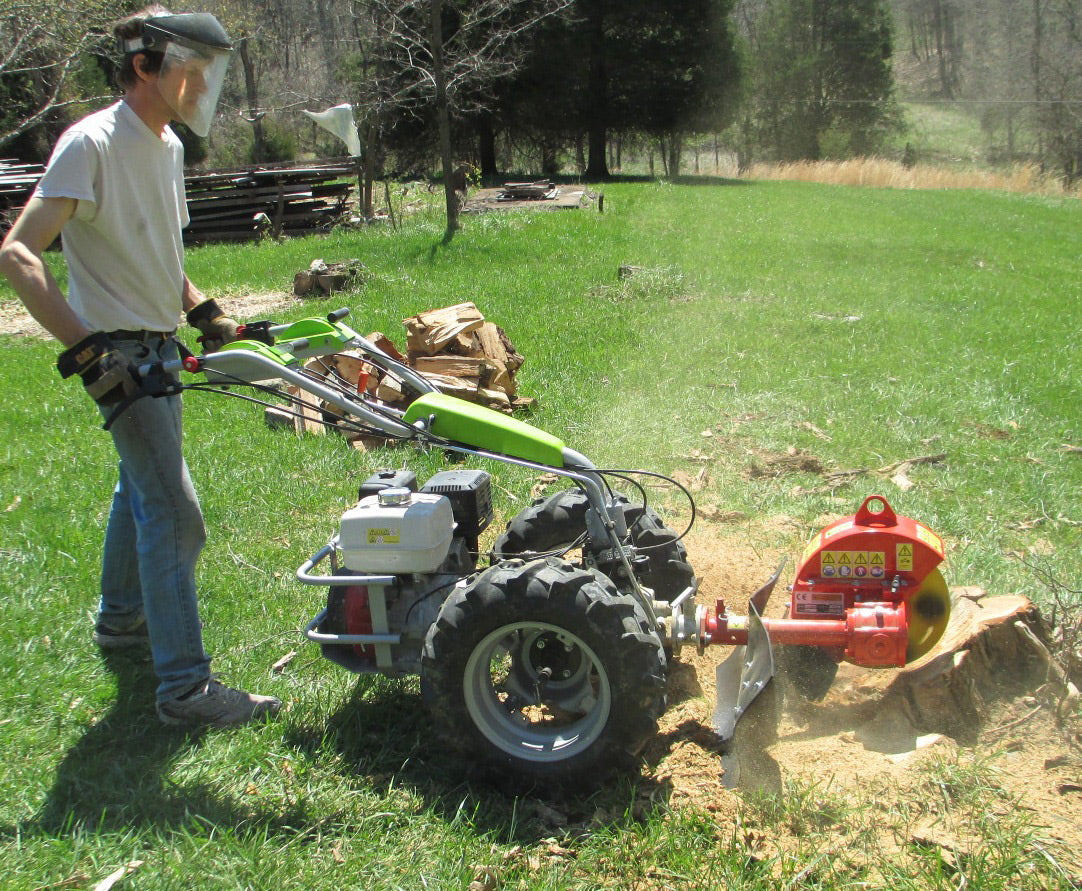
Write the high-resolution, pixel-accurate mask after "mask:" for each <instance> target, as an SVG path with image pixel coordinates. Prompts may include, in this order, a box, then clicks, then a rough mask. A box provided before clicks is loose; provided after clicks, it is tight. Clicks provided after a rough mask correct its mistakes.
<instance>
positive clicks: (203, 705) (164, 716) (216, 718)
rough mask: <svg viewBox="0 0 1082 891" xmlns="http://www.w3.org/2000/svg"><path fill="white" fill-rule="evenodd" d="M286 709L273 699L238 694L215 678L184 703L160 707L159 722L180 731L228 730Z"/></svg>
mask: <svg viewBox="0 0 1082 891" xmlns="http://www.w3.org/2000/svg"><path fill="white" fill-rule="evenodd" d="M281 707H282V703H281V700H278V699H275V698H274V697H273V696H257V695H256V694H255V693H245V692H244V691H243V690H234V689H233V688H232V687H227V686H225V684H222V683H220V682H219V681H217V680H215V679H214V678H211V679H210V680H209V681H207V683H206V684H205V685H204V686H202V687H197V688H196V689H195V690H194V691H192V692H191V693H188V694H187V695H186V696H184V697H182V698H180V699H172V700H170V701H169V702H161V703H159V704H158V718H159V719H160V720H161V722H162V723H163V724H172V725H174V726H177V727H228V726H229V725H230V724H246V723H247V722H248V721H252V720H255V719H256V718H262V717H264V716H266V717H270V716H273V715H276V714H277V713H278V709H280V708H281Z"/></svg>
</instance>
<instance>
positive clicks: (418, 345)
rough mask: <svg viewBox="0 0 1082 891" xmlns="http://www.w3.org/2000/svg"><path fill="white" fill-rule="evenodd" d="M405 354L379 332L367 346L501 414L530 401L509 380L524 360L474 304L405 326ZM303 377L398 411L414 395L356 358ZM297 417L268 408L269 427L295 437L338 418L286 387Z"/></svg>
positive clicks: (317, 363)
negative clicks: (285, 430) (320, 379)
mask: <svg viewBox="0 0 1082 891" xmlns="http://www.w3.org/2000/svg"><path fill="white" fill-rule="evenodd" d="M402 324H403V325H404V326H405V328H406V351H405V354H403V353H402V352H401V351H399V349H398V347H396V346H395V344H394V342H393V341H392V340H391V339H390V338H389V337H387V336H386V335H385V334H383V333H381V332H374V333H372V334H369V335H368V338H367V339H368V340H369V341H371V342H372V343H374V344H375V345H376V346H377V347H379V348H380V349H381V350H383V351H384V352H385V353H387V354H388V355H390V356H392V357H393V358H395V359H398V360H399V361H401V362H404V363H405V364H406V365H408V366H409V367H411V368H413V369H414V370H416V371H418V372H419V373H420V374H422V375H424V377H426V378H427V379H428V380H429V381H431V382H432V383H433V384H434V385H435V386H436V387H437V388H439V390H440V391H442V392H444V393H447V394H449V395H451V396H457V397H458V398H460V399H465V400H468V401H470V402H475V403H478V404H480V405H484V406H486V407H488V408H493V409H496V410H498V411H502V412H504V413H507V414H511V413H513V412H515V411H519V410H524V409H527V408H529V407H530V406H531V405H532V404H533V401H534V400H533V399H530V398H525V397H521V396H519V395H518V386H517V384H516V382H515V373H516V372H517V371H518V369H519V368H520V367H521V366H522V363H523V361H524V359H523V357H522V356H521V355H520V354H519V353H518V351H517V350H516V349H515V347H514V345H513V344H512V343H511V341H510V340H509V339H508V337H507V334H506V333H505V332H504V330H503V329H502V328H500V327H499V326H498V325H496V324H494V323H492V322H490V321H488V320H486V319H485V317H484V316H483V315H482V314H481V312H480V310H478V309H477V307H476V306H475V305H474V304H473V303H459V304H456V305H454V306H448V307H445V308H443V309H433V310H428V311H427V312H422V313H419V314H418V315H416V316H412V317H411V318H408V319H404V320H403V322H402ZM305 367H306V368H307V369H308V371H309V372H311V373H315V374H319V375H322V376H324V377H327V378H328V379H331V380H333V381H334V383H335V384H336V385H338V386H346V387H349V388H353V389H356V390H357V391H359V392H360V391H363V392H365V393H366V394H367V395H368V396H369V397H371V398H374V399H376V400H377V401H379V402H381V403H383V404H385V405H389V406H392V407H394V408H397V409H404V408H405V407H406V406H407V405H409V403H410V402H412V401H413V398H414V397H415V395H416V394H413V393H411V392H410V391H409V390H408V389H407V388H405V387H404V386H403V385H402V383H401V382H400V381H399V380H398V379H397V378H395V377H393V376H392V375H391V374H388V373H386V372H384V371H383V370H382V369H380V368H377V367H375V366H374V365H372V364H371V363H369V362H367V361H365V359H364V357H363V356H362V355H361V354H360V353H357V352H355V351H349V352H344V353H337V354H335V355H334V356H325V357H320V358H316V359H312V360H310V361H309V362H308V363H307V365H306V366H305ZM287 392H288V393H289V395H290V396H291V397H292V398H293V400H294V402H295V404H296V405H298V406H299V411H297V410H294V411H289V410H286V409H279V408H268V409H267V411H266V421H267V423H268V424H270V425H271V426H287V427H291V428H292V429H294V430H296V431H297V432H302V433H303V432H308V433H316V434H320V433H323V432H324V431H325V430H326V423H327V421H328V420H331V421H333V418H334V416H337V415H338V414H339V412H338V410H337V409H336V408H334V407H333V406H329V405H327V404H326V403H324V402H322V401H318V400H316V399H315V398H314V397H313V396H311V395H310V394H307V393H304V392H302V391H300V390H299V389H297V388H296V387H293V386H289V387H287ZM342 432H343V433H344V435H346V436H347V438H349V439H350V440H351V441H352V442H353V445H354V447H355V448H360V449H363V448H368V447H369V446H372V447H375V446H380V445H384V444H385V441H384V440H383V439H382V438H377V437H369V436H362V435H358V434H356V433H355V432H353V431H350V430H349V429H348V428H347V427H345V426H344V427H343V428H342Z"/></svg>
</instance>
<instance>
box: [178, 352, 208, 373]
mask: <svg viewBox="0 0 1082 891" xmlns="http://www.w3.org/2000/svg"><path fill="white" fill-rule="evenodd" d="M182 364H183V365H184V370H185V371H187V372H188V373H189V374H195V373H196V372H197V371H199V369H200V368H202V367H203V363H202V362H200V361H199V358H198V357H197V356H187V357H186V358H185V359H184V362H183V363H182Z"/></svg>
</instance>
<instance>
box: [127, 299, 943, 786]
mask: <svg viewBox="0 0 1082 891" xmlns="http://www.w3.org/2000/svg"><path fill="white" fill-rule="evenodd" d="M347 314H348V310H339V311H337V312H335V313H332V314H331V315H330V316H328V317H327V318H326V319H305V320H302V321H299V322H295V323H293V324H289V325H281V326H273V325H271V324H270V323H266V322H263V323H256V324H252V325H248V326H245V327H244V328H243V329H242V332H241V333H242V337H243V338H244V339H241V340H238V341H236V342H235V343H231V344H229V345H227V346H226V347H225V348H223V349H222V350H220V351H218V352H215V353H211V354H207V355H204V356H199V357H196V356H189V357H187V358H185V359H183V360H179V361H178V362H174V363H167V364H166V365H165V366H144V367H143V368H141V369H139V371H140V373H141V374H142V376H143V378H144V380H146V381H148V382H150V383H151V389H152V390H154V391H155V392H156V393H159V394H160V393H166V392H176V391H177V390H178V389H179V388H180V384H179V383H178V382H177V381H176V378H175V376H174V375H175V374H176V373H177V372H179V371H180V370H181V369H183V370H184V371H186V372H189V373H193V374H196V373H198V374H202V375H204V376H205V381H200V382H197V383H192V384H188V385H186V386H185V387H184V389H197V390H206V389H214V390H218V391H220V392H225V393H229V394H231V395H240V391H244V392H245V393H247V388H246V387H242V386H241V385H246V386H247V387H252V388H255V389H256V390H257V391H261V392H263V393H265V394H268V395H270V396H273V398H274V399H275V401H276V402H278V403H279V404H280V402H281V400H282V399H285V400H286V401H287V402H288V401H290V399H291V398H292V399H293V400H294V402H295V399H296V397H289V396H288V395H287V393H288V391H287V390H285V389H283V388H282V386H281V385H282V383H283V382H284V383H286V384H292V385H295V386H296V387H297V388H299V389H300V390H302V391H304V392H305V393H307V394H310V395H311V396H315V397H318V398H319V399H321V400H323V402H324V404H325V406H327V407H329V408H331V409H333V410H334V411H335V415H336V417H335V421H336V423H338V424H339V425H348V426H350V427H352V428H353V429H355V430H358V431H361V432H365V433H376V434H378V435H380V436H383V437H386V438H388V439H390V440H397V441H403V442H409V443H414V444H417V445H420V446H423V447H429V448H439V449H444V450H447V451H448V452H452V453H458V455H460V456H466V457H467V458H468V459H483V460H487V461H500V462H505V463H508V464H513V465H517V466H519V467H524V468H529V469H533V470H536V471H538V472H544V473H546V474H554V475H555V476H556V477H558V478H561V479H562V480H564V481H565V482H566V483H567V484H568V486H567V488H565V489H564V490H562V491H559V492H558V493H557V494H555V495H552V496H551V497H548V498H544V499H541V500H539V501H537V502H536V503H534V504H532V505H531V506H530V507H528V508H526V509H525V510H524V511H522V512H521V513H520V514H518V515H517V516H515V517H514V518H513V519H511V521H510V522H509V523H508V524H507V527H506V529H505V530H504V531H503V533H502V534H500V535H499V536H498V537H497V538H496V539H495V541H494V543H492V544H491V546H489V547H486V548H484V549H483V552H482V548H481V547H480V544H479V542H480V541H481V537H482V534H483V533H484V532H485V531H486V529H487V528H488V527H489V525H490V523H491V522H492V519H493V509H492V499H491V479H490V477H489V474H488V473H487V472H486V471H485V470H483V469H477V468H469V467H467V466H466V465H467V464H468V463H470V462H469V461H461V460H460V461H459V462H457V463H456V464H454V465H452V466H453V469H450V470H446V471H443V472H440V473H437V474H435V475H434V476H433V477H431V478H430V479H428V480H426V481H424V482H423V483H421V482H419V481H418V480H417V479H416V477H415V475H414V474H413V473H412V472H410V471H407V470H392V471H380V472H376V473H373V474H372V476H371V477H370V478H369V479H368V480H366V481H365V482H364V484H363V485H362V486H361V487H360V491H359V493H358V496H359V497H358V500H357V502H356V504H355V505H354V506H353V507H350V508H349V510H347V511H346V512H345V513H344V514H343V516H342V518H341V522H340V523H339V526H338V529H337V530H336V531H335V533H334V535H333V536H332V537H331V538H330V540H329V542H328V543H327V545H326V546H325V547H323V548H322V549H321V550H320V551H318V552H317V553H316V554H314V555H313V556H312V557H311V558H310V559H308V560H307V561H305V562H304V564H303V565H302V566H301V567H300V569H299V570H298V571H297V578H298V579H299V580H300V581H301V582H302V583H304V584H306V585H311V586H314V587H316V588H319V589H320V590H321V591H324V592H326V604H325V606H323V608H322V609H321V610H320V611H319V613H318V614H317V615H316V616H315V618H313V619H312V620H311V621H310V622H309V623H308V625H307V628H306V630H305V634H306V636H307V638H308V639H309V640H311V641H313V642H315V643H316V644H318V645H319V646H320V648H321V650H322V653H323V654H324V655H325V656H326V657H327V658H328V659H330V660H332V661H333V662H335V663H337V664H339V665H341V666H344V667H345V668H347V669H349V670H350V671H354V672H361V673H365V672H379V673H383V674H387V675H393V676H401V675H410V674H419V675H420V678H421V690H422V694H423V697H424V699H425V701H426V703H427V705H428V706H429V708H430V710H431V713H432V715H433V716H434V719H435V721H436V723H437V724H438V727H439V729H440V731H441V732H442V733H443V734H444V735H445V736H446V738H447V739H448V740H449V741H450V742H451V743H452V744H454V745H455V746H456V747H457V748H459V749H461V750H463V751H464V752H466V753H467V754H468V755H469V756H470V757H471V758H473V759H474V760H475V761H477V762H479V763H483V764H486V765H488V766H489V767H491V768H494V769H495V770H498V771H501V772H502V773H503V774H504V775H505V776H508V775H509V776H514V777H517V778H522V779H525V780H527V781H536V782H540V783H543V784H554V783H557V784H594V783H596V782H597V781H598V780H599V779H600V778H602V777H604V776H605V775H607V774H608V773H609V772H610V770H611V769H612V768H613V767H616V766H618V765H620V764H626V763H628V762H629V761H630V760H631V759H632V758H633V756H634V755H636V753H638V752H639V751H640V750H641V748H642V747H643V745H644V744H645V743H646V741H647V740H648V739H649V738H650V736H651V735H652V734H653V733H654V732H655V731H656V728H657V720H658V718H659V716H660V715H661V714H662V712H663V710H664V708H665V689H666V669H667V666H668V663H669V661H670V660H671V659H673V658H676V656H677V655H678V653H679V651H680V649H681V647H684V646H687V645H694V646H697V647H699V648H702V647H705V646H707V645H711V644H723V645H732V646H736V648H737V649H736V650H735V651H734V652H733V654H732V656H731V657H730V658H729V660H727V661H726V662H725V663H723V666H722V669H720V670H719V681H720V684H719V688H718V695H719V705H718V712H717V725H718V728H717V729H718V730H719V732H720V734H721V735H722V736H723V737H724V738H728V737H730V736H731V734H732V732H733V727H734V725H735V723H736V720H737V718H738V717H739V715H740V714H741V712H743V710H744V709H745V708H746V707H747V706H748V704H749V703H750V702H751V700H752V699H753V698H754V696H755V695H756V693H758V692H759V690H761V689H762V688H763V686H765V684H766V683H767V682H768V681H769V680H770V677H771V675H772V673H773V656H772V649H771V646H772V643H774V644H777V643H797V644H801V645H804V646H815V647H819V648H823V651H824V652H826V653H828V654H829V655H830V656H831V657H832V658H834V659H836V660H843V659H844V660H849V661H852V662H856V663H858V664H861V665H884V666H885V665H903V664H905V662H906V661H907V660H909V659H913V658H914V657H917V656H920V655H922V654H923V653H925V652H927V651H928V649H930V647H931V646H932V645H933V644H934V643H935V641H936V640H937V639H938V637H939V635H940V634H941V633H942V631H943V628H944V625H945V623H946V617H947V613H948V610H949V601H948V598H947V592H946V588H945V585H944V583H943V579H942V576H941V575H940V574H939V572H938V570H937V569H936V566H937V565H938V564H939V562H940V561H941V560H942V558H943V550H942V546H941V544H940V541H939V539H938V538H937V537H936V536H935V535H934V534H933V533H932V532H931V531H929V530H928V529H926V528H925V527H923V526H921V525H920V524H919V523H915V522H913V521H912V520H909V519H907V518H905V517H899V516H896V515H895V514H894V512H893V511H892V510H891V508H890V506H889V505H888V504H887V503H886V500H885V499H883V498H882V497H879V496H873V497H871V498H869V499H867V500H866V501H865V502H864V504H863V505H862V506H861V508H860V510H859V511H858V512H857V514H856V515H855V516H852V517H849V518H848V519H845V520H842V521H840V522H837V523H834V524H833V525H831V526H828V527H827V528H826V529H824V530H823V531H822V532H820V533H819V534H818V535H817V536H816V537H815V539H814V540H813V541H812V543H811V544H810V545H809V546H808V549H807V551H806V552H805V554H804V557H803V560H802V563H801V565H800V567H799V569H798V572H797V575H796V580H795V582H794V584H793V594H792V601H791V603H790V608H789V616H788V618H784V619H781V618H779V619H771V618H763V617H762V613H763V611H764V608H765V605H766V601H767V598H769V596H770V592H771V589H772V588H773V587H774V584H775V582H776V581H777V579H778V575H779V574H780V571H781V570H780V568H779V571H778V573H776V574H775V576H774V578H773V579H771V580H770V581H769V582H768V583H767V584H766V585H764V586H763V587H762V588H761V589H760V590H759V591H758V592H757V593H756V594H755V595H754V596H753V598H752V601H751V605H750V607H749V611H748V615H747V616H746V617H742V616H734V615H730V614H729V612H728V610H727V608H726V606H725V604H724V603H723V602H720V601H719V602H718V603H717V605H716V607H715V609H714V611H713V612H711V611H709V610H708V609H706V608H704V607H702V606H700V605H698V604H697V603H696V597H695V595H696V591H697V588H698V582H697V581H696V578H695V575H694V572H693V571H692V568H691V566H690V565H689V563H688V558H687V552H686V550H685V547H684V545H683V543H682V541H681V538H682V536H681V535H677V533H675V532H674V531H673V530H672V529H670V528H668V527H667V526H665V525H664V523H663V522H662V520H661V519H660V518H659V516H658V514H657V513H656V512H655V511H654V509H653V508H652V507H651V506H650V505H649V504H647V503H646V495H645V493H646V487H645V486H643V485H641V484H637V483H636V481H637V479H639V478H641V476H642V475H645V476H654V477H656V476H658V474H648V473H646V472H644V471H627V470H605V469H601V468H598V467H595V466H594V464H592V463H591V462H590V461H589V460H588V459H587V458H586V457H585V456H583V455H581V454H579V453H578V452H576V451H574V450H572V449H570V448H568V447H567V446H565V445H564V444H563V442H561V441H560V440H559V439H558V438H556V437H555V436H552V435H550V434H548V433H545V432H542V431H541V430H539V429H537V428H535V427H533V426H531V425H529V424H526V423H524V422H522V421H520V420H517V419H514V418H511V417H509V416H506V415H504V414H501V413H499V412H495V411H492V410H489V409H486V408H482V407H480V406H477V405H474V404H472V403H468V402H465V401H462V400H459V399H456V398H453V397H450V396H448V395H445V394H443V393H440V392H438V391H437V390H436V388H435V387H434V386H433V385H432V384H431V383H430V382H429V381H428V380H427V379H426V378H424V377H422V376H421V375H420V374H418V373H417V372H415V371H414V370H413V369H411V368H409V367H408V366H406V365H404V364H402V363H401V362H399V361H396V360H395V359H394V358H392V357H391V356H389V355H387V354H386V353H385V352H383V351H382V350H380V349H379V348H378V347H376V346H375V345H374V344H372V343H371V342H370V341H368V340H367V339H365V338H363V337H361V336H360V335H358V334H357V333H356V332H355V331H353V330H351V329H350V328H349V327H347V326H346V325H345V324H344V323H343V321H342V319H343V318H345V317H346V315H347ZM347 350H351V351H358V352H360V353H361V354H363V356H364V358H365V360H366V361H367V362H368V363H370V364H371V365H372V366H375V367H377V368H379V369H382V371H383V372H385V373H388V374H391V375H393V376H394V377H396V378H397V379H398V380H399V381H400V382H401V384H402V385H403V387H404V388H407V389H409V390H411V391H413V392H415V393H416V394H417V396H416V398H415V399H414V401H413V402H411V403H410V404H409V406H408V407H407V408H406V409H405V410H404V411H401V410H395V409H392V408H391V407H389V406H387V405H384V404H382V403H380V402H379V401H376V400H374V399H372V398H370V397H369V396H368V395H366V393H365V392H364V390H365V388H364V387H361V388H358V386H357V382H356V381H347V380H344V379H342V378H340V377H337V378H336V377H335V376H334V374H333V373H332V369H333V367H334V366H333V365H332V364H331V363H330V362H329V361H328V362H326V364H325V368H324V369H320V371H319V372H318V373H317V372H315V371H313V370H312V364H313V363H312V361H311V360H313V359H318V358H319V357H329V356H331V355H333V354H336V353H340V352H343V351H347ZM317 364H318V363H317ZM324 372H326V373H324ZM245 398H250V397H248V396H245ZM295 408H297V410H299V406H296V405H295ZM339 413H340V414H341V417H339V416H338V415H339ZM482 463H483V461H482ZM629 484H630V487H629ZM621 487H623V488H624V489H626V490H628V491H631V492H633V493H635V492H637V493H638V494H637V495H636V497H635V498H634V499H632V498H629V497H627V496H626V495H624V494H620V493H619V492H617V489H618V488H621ZM685 494H686V493H685ZM688 498H689V502H690V495H689V496H688ZM691 515H692V517H693V518H694V505H692V510H691ZM689 528H690V526H689Z"/></svg>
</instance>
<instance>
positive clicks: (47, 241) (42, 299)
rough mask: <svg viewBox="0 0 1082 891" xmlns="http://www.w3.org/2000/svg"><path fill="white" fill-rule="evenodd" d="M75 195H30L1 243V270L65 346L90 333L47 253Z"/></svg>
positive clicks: (73, 204) (72, 210)
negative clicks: (46, 260) (54, 274)
mask: <svg viewBox="0 0 1082 891" xmlns="http://www.w3.org/2000/svg"><path fill="white" fill-rule="evenodd" d="M76 204H77V202H76V200H75V199H74V198H40V197H34V198H31V199H30V200H29V201H28V202H27V203H26V207H24V208H23V211H22V213H21V214H20V215H19V218H18V219H17V220H16V221H15V225H14V226H12V228H11V231H10V232H8V234H7V237H6V238H5V239H4V243H3V245H2V246H0V272H2V273H3V274H4V275H6V276H7V278H8V281H10V282H11V286H12V288H14V289H15V293H16V294H18V295H19V299H20V300H22V302H23V303H24V304H25V306H26V308H27V310H28V311H29V312H30V315H32V316H33V317H34V318H35V319H36V320H37V321H38V322H39V323H40V324H41V326H42V327H43V328H44V329H45V330H46V331H48V332H49V333H50V334H52V335H53V337H55V338H56V339H57V340H59V341H60V342H61V343H62V344H64V346H69V347H70V346H72V345H73V344H76V343H78V342H79V341H80V340H82V339H83V338H84V337H86V336H87V335H89V334H90V330H89V329H88V328H87V327H86V325H84V324H83V323H82V321H80V319H79V317H78V316H77V315H76V314H75V312H74V311H73V310H72V308H71V306H70V305H69V304H68V301H67V300H66V299H65V298H64V294H63V292H62V291H61V290H60V286H59V285H57V283H56V279H55V278H53V274H52V273H51V272H50V271H49V267H48V266H47V265H46V264H45V260H44V254H45V250H46V248H48V247H49V245H51V244H52V243H53V242H54V241H55V240H56V237H57V236H58V235H59V234H60V230H61V229H63V228H64V224H65V223H67V221H68V220H70V219H71V217H72V216H73V215H74V213H75V207H76Z"/></svg>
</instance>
